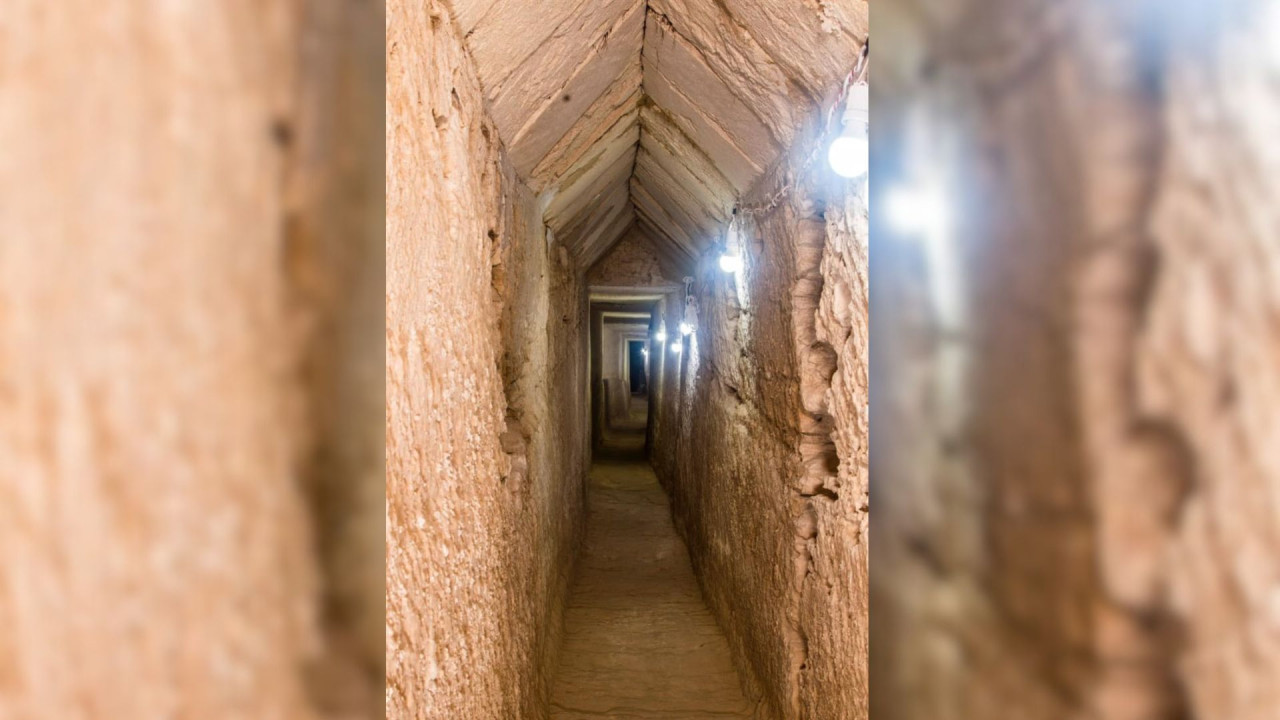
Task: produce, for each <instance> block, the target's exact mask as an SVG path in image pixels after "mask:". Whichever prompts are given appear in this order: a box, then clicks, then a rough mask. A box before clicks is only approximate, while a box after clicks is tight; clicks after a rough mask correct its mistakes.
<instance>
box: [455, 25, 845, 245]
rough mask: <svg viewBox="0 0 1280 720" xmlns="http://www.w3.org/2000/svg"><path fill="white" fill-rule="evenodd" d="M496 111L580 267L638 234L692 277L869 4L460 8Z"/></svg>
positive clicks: (511, 149) (821, 91)
mask: <svg viewBox="0 0 1280 720" xmlns="http://www.w3.org/2000/svg"><path fill="white" fill-rule="evenodd" d="M453 3H454V12H455V14H456V16H457V21H458V24H459V25H460V26H461V27H462V29H463V32H464V33H465V34H466V42H467V44H468V47H469V48H470V51H471V53H472V55H473V57H474V59H475V62H476V65H477V68H478V71H479V74H480V79H481V83H482V84H483V86H484V89H485V94H486V96H487V99H488V102H489V110H490V113H491V115H492V117H493V120H494V122H495V123H496V124H497V126H498V131H499V133H500V134H501V137H502V140H503V142H504V144H505V145H506V147H507V150H508V153H509V155H510V158H511V161H512V163H513V164H514V165H515V167H516V170H517V172H519V173H520V175H521V176H522V177H524V178H525V179H526V180H528V181H529V184H530V185H531V186H532V187H533V188H534V190H535V191H537V192H539V193H541V194H542V197H543V199H544V203H545V205H544V207H545V220H546V222H547V225H548V226H549V227H550V228H551V229H552V232H553V233H554V234H555V237H556V238H557V239H558V240H559V241H560V242H562V243H563V244H564V245H566V246H567V247H568V248H569V249H570V250H571V251H572V252H573V253H574V254H575V256H576V257H577V259H578V261H579V263H580V264H581V266H582V267H588V266H590V265H591V264H593V263H594V262H595V261H596V260H598V259H599V258H600V257H601V256H603V254H604V253H605V251H607V250H608V249H609V248H610V247H612V246H613V245H614V244H615V243H616V242H618V240H619V239H621V238H622V237H623V235H624V234H625V233H626V231H627V230H628V229H630V228H631V227H633V226H635V227H638V228H639V229H640V230H641V231H642V232H644V233H645V234H647V235H648V236H649V237H650V238H651V239H652V240H653V242H654V245H655V247H657V248H658V249H659V251H660V252H663V253H664V254H666V255H667V256H668V259H669V260H671V261H673V262H676V263H679V264H680V265H682V266H687V265H688V264H689V262H690V261H691V260H692V259H693V258H694V257H696V256H697V255H698V254H699V253H701V252H702V251H703V250H704V249H705V248H706V247H707V246H708V245H709V244H711V243H714V242H715V241H716V240H717V239H718V237H719V234H720V232H721V229H722V228H723V226H724V224H725V223H726V222H727V220H728V217H729V213H730V210H731V208H732V207H733V203H734V200H735V198H736V197H737V196H739V195H740V194H742V193H744V192H746V191H747V190H748V189H749V188H751V187H752V185H753V184H754V183H755V182H756V180H757V179H759V177H760V176H761V174H762V173H763V172H764V171H765V169H766V168H768V167H769V166H770V165H771V164H772V163H773V161H774V160H775V159H776V158H777V157H778V153H779V152H780V150H781V149H782V148H784V147H787V146H789V145H790V142H791V139H792V136H793V134H794V132H795V130H796V128H797V127H798V125H799V124H800V123H801V122H803V121H804V120H805V119H806V117H808V116H809V114H811V113H813V112H815V111H816V110H817V109H818V107H819V106H820V104H821V102H822V99H823V98H824V97H830V96H831V95H832V92H833V90H834V88H835V86H837V85H838V84H839V83H840V82H841V80H842V79H843V77H844V75H845V73H847V72H848V71H849V70H850V68H851V67H852V66H853V63H854V61H855V60H856V56H857V53H858V51H859V49H860V48H861V44H862V41H863V40H864V39H865V37H866V28H867V2H866V0H826V1H822V0H650V1H649V2H645V1H643V0H640V1H637V0H538V1H535V2H519V3H513V2H509V1H506V0H453Z"/></svg>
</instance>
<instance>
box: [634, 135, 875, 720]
mask: <svg viewBox="0 0 1280 720" xmlns="http://www.w3.org/2000/svg"><path fill="white" fill-rule="evenodd" d="M819 121H820V119H819V120H815V123H817V122H819ZM816 133H817V131H808V132H807V133H806V134H804V135H803V139H801V140H798V141H797V145H796V147H794V148H793V149H792V152H791V153H790V155H789V156H788V157H787V158H786V160H785V162H783V163H782V164H780V165H778V166H777V167H776V168H775V170H773V171H772V172H771V173H769V174H768V175H767V176H766V181H765V182H763V183H761V185H760V187H759V188H758V189H757V190H756V191H754V192H753V193H752V194H751V195H750V196H748V200H747V203H745V204H747V205H753V204H763V201H767V200H768V199H769V198H770V197H771V196H773V195H774V194H775V191H776V190H777V189H779V188H781V187H782V186H783V185H784V183H792V186H793V189H791V190H789V191H787V192H785V193H783V194H782V197H781V201H780V203H779V204H778V206H777V207H775V208H773V209H771V210H769V211H767V212H762V213H761V214H759V215H758V216H756V217H752V218H744V219H743V220H742V221H741V225H740V232H741V233H742V234H743V236H744V238H745V240H744V245H745V248H744V250H743V253H744V255H745V256H746V270H745V272H744V275H743V277H742V278H741V279H739V280H737V281H736V282H735V280H734V277H733V276H732V275H727V274H725V273H723V272H722V271H720V270H719V269H718V268H717V267H716V259H715V257H708V258H706V259H705V261H704V263H703V264H702V265H700V271H699V273H698V286H697V287H698V288H699V291H698V301H699V316H698V322H699V327H698V330H697V332H696V333H695V335H694V336H693V337H692V338H691V340H690V341H688V342H686V343H685V344H686V350H685V351H684V352H683V353H682V354H681V355H678V356H672V355H670V354H669V353H668V354H666V355H665V357H664V359H663V362H664V363H665V368H664V369H663V374H662V379H663V385H662V388H661V400H660V403H659V407H658V411H657V415H656V417H655V420H654V422H655V433H654V435H655V441H654V458H653V461H654V464H655V467H656V468H657V469H658V472H659V476H660V477H661V478H662V479H663V481H664V483H665V484H666V486H667V488H668V491H669V492H670V493H671V495H672V501H673V505H674V510H675V514H676V518H677V524H678V525H679V526H680V528H681V529H682V531H683V532H684V534H685V536H686V538H687V540H688V542H689V546H690V552H691V553H692V555H693V559H694V566H695V568H696V569H697V570H698V572H699V577H700V580H701V582H702V585H703V588H704V591H705V592H706V595H707V597H708V600H709V602H710V604H711V606H712V609H713V611H714V612H715V613H716V614H717V616H718V618H719V619H720V621H721V624H722V625H723V626H724V627H725V631H726V632H727V633H728V635H729V641H730V645H731V647H732V648H733V649H734V651H735V659H736V661H737V662H738V664H739V666H740V672H742V674H743V675H744V678H745V680H746V682H747V683H748V685H749V690H750V691H751V693H752V694H753V695H754V696H755V697H757V698H759V699H760V701H761V704H760V706H759V709H758V713H759V716H760V717H770V718H772V717H783V718H835V717H859V716H862V715H864V714H865V713H866V698H867V674H866V653H867V635H866V633H867V626H866V622H867V599H866V598H867V594H866V588H867V545H866V530H867V528H866V522H867V509H868V506H867V489H866V480H867V478H866V472H867V451H866V445H865V443H866V426H867V413H866V402H867V395H866V392H867V378H866V352H867V347H866V340H867V297H866V292H867V290H866V267H867V246H866V237H867V233H866V217H867V216H866V209H865V206H864V205H863V204H862V200H861V199H860V198H859V197H858V196H857V194H856V192H855V187H854V185H853V184H852V183H847V182H842V181H840V180H839V179H838V178H836V177H834V176H833V175H831V174H830V173H829V171H828V170H826V166H825V164H823V163H817V164H814V163H812V158H813V157H814V154H815V150H817V149H820V148H822V147H825V145H824V143H823V138H821V137H818V136H816ZM824 218H825V219H824ZM677 296H678V293H676V294H673V296H672V297H671V298H670V299H669V300H668V301H667V302H666V303H665V308H666V315H665V318H664V320H665V323H666V326H667V327H668V328H674V327H676V325H677V323H678V322H679V321H680V319H681V316H682V313H683V307H684V305H683V301H681V300H679V299H678V297H677Z"/></svg>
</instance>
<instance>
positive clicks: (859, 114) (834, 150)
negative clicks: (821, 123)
mask: <svg viewBox="0 0 1280 720" xmlns="http://www.w3.org/2000/svg"><path fill="white" fill-rule="evenodd" d="M870 120H871V96H870V90H869V88H868V87H867V86H866V85H865V84H858V85H854V86H853V87H851V88H849V98H848V99H847V100H845V105H844V115H843V116H842V117H841V119H840V122H841V124H842V125H843V126H844V129H843V130H841V131H840V137H838V138H836V139H835V140H833V141H832V142H831V147H830V148H828V149H827V162H828V163H830V165H831V169H832V170H834V171H835V173H836V174H837V175H839V176H840V177H846V178H856V177H858V176H859V175H865V174H866V172H867V170H868V168H870V167H871V157H870V155H871V141H870V139H869V137H868V134H869V133H868V132H867V126H868V124H869V122H870Z"/></svg>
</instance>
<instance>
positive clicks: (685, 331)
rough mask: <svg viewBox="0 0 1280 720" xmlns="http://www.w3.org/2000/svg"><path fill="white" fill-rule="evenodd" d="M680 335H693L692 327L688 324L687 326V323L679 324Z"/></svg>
mask: <svg viewBox="0 0 1280 720" xmlns="http://www.w3.org/2000/svg"><path fill="white" fill-rule="evenodd" d="M680 334H681V335H692V334H693V326H692V325H690V324H689V323H687V322H682V323H680Z"/></svg>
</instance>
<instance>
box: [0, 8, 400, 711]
mask: <svg viewBox="0 0 1280 720" xmlns="http://www.w3.org/2000/svg"><path fill="white" fill-rule="evenodd" d="M335 24H340V25H341V26H342V29H341V30H335V28H334V25H335ZM381 24H382V11H381V7H380V5H378V4H377V3H328V4H327V5H326V7H325V8H319V7H316V6H315V5H314V4H309V3H280V2H265V3H259V2H252V3H246V2H233V3H219V4H198V3H197V4H191V3H187V4H179V5H173V6H165V7H164V8H156V7H144V6H142V5H139V4H131V3H123V4H109V5H104V4H101V3H84V2H71V3H60V4H57V5H56V6H54V5H49V4H46V3H35V2H18V3H12V4H9V5H7V6H6V8H5V21H4V22H3V23H0V67H2V68H3V70H0V96H3V98H4V100H3V102H2V103H0V104H3V107H4V109H3V110H2V111H0V140H2V141H3V144H4V146H5V148H6V150H5V153H4V160H3V161H0V196H3V197H4V200H3V201H0V238H3V239H0V278H2V280H0V308H3V309H2V310H0V626H2V627H3V630H0V717H3V718H15V719H17V718H21V719H23V720H26V719H32V720H38V719H41V718H51V719H52V718H89V719H96V718H140V719H148V718H168V717H184V718H245V719H248V718H312V717H319V716H322V715H323V714H327V713H330V712H332V713H335V714H336V713H342V716H343V717H350V718H357V717H374V716H375V715H374V714H373V712H372V711H371V708H370V706H371V705H372V704H373V703H374V702H376V703H377V704H378V705H379V707H380V705H381V702H380V699H379V698H378V697H377V696H378V695H379V694H380V693H378V692H377V689H376V687H370V685H371V684H372V683H376V684H377V685H379V686H380V684H381V668H380V663H381V645H382V640H381V637H382V630H381V628H380V627H377V626H378V625H380V624H381V615H382V609H381V603H382V600H381V596H382V589H381V575H382V573H381V570H380V568H379V563H380V562H381V560H380V558H381V557H382V546H383V540H382V534H383V530H382V523H383V521H382V509H381V507H380V504H381V503H380V498H379V494H380V488H381V468H380V464H381V456H382V443H383V440H382V438H383V435H382V431H381V424H382V420H381V403H382V396H383V383H382V370H381V359H380V358H378V355H380V354H381V353H380V352H379V348H378V347H377V345H378V344H379V340H378V333H377V331H376V328H377V325H378V323H380V321H381V316H382V312H381V309H380V308H379V305H380V302H381V299H380V298H381V294H382V284H383V283H382V269H381V262H380V259H381V256H380V253H381V250H380V249H381V247H382V244H381V243H382V214H383V213H382V207H381V192H382V191H381V188H382V178H381V176H382V163H381V161H380V158H379V156H378V154H377V153H378V148H380V147H381V145H382V140H381V138H380V137H379V135H380V133H379V132H378V130H377V127H378V126H379V125H380V122H381V118H380V115H379V113H378V112H377V107H378V105H377V104H376V103H374V104H373V105H372V111H371V110H370V104H369V103H368V102H366V100H367V99H368V98H369V97H370V96H371V95H372V96H373V97H376V95H374V93H380V92H381V89H380V88H381V82H382V81H381V77H380V76H381V67H380V62H381V57H382V53H381V44H382V41H381V38H380V35H379V31H380V30H379V29H380V26H381ZM370 29H372V32H369V31H370ZM370 50H373V52H372V53H370V52H369V51H370ZM303 57H305V58H306V59H307V61H308V62H306V63H299V62H298V61H299V60H300V59H301V58H303ZM370 75H372V76H374V77H376V78H377V79H376V81H374V80H371V78H370ZM375 83H376V84H375ZM338 96H341V98H342V101H337V100H335V98H336V97H338ZM371 139H372V142H371V141H370V140H371ZM335 145H341V146H342V148H343V150H344V152H346V153H351V154H352V155H355V156H359V157H360V158H361V160H357V161H353V162H346V158H344V157H340V155H341V154H340V153H335V152H334V151H333V148H334V146H335ZM302 155H305V160H304V159H303V158H302V157H300V156H302ZM371 170H372V172H370V171H371ZM322 198H323V201H324V203H327V207H325V208H323V209H321V208H320V207H318V206H319V205H321V204H322V203H321V199H322ZM317 228H323V230H317ZM339 236H340V239H339ZM336 246H340V248H338V247H336ZM339 256H340V259H339ZM368 327H372V328H374V330H375V332H374V335H373V337H372V338H371V337H369V335H368V333H367V332H365V328H368ZM321 345H323V346H324V351H323V357H321V353H320V352H319V351H317V347H318V346H321ZM370 371H372V372H370ZM335 415H336V416H339V417H340V419H337V420H334V416H335ZM331 421H332V422H331ZM337 436H341V437H340V438H339V437H337ZM336 497H342V498H344V499H345V500H347V501H349V503H348V504H345V505H344V506H343V508H342V509H341V511H339V512H327V511H325V510H323V509H321V508H322V506H325V505H326V503H327V502H328V501H331V500H332V499H333V498H336ZM317 548H319V549H320V552H318V553H317V552H316V550H317ZM375 597H376V600H375ZM375 602H376V605H377V610H376V613H377V618H376V620H374V621H372V622H371V617H372V616H373V614H374V610H373V606H374V604H375ZM335 606H341V607H342V608H343V611H342V613H340V614H333V615H331V614H330V613H329V610H331V609H332V608H333V607H335ZM375 645H376V650H375V648H374V646H375ZM319 677H324V678H325V679H326V680H327V683H328V686H329V687H328V688H326V689H325V691H323V692H319V691H317V687H316V685H315V681H316V680H317V678H319ZM379 712H380V710H379Z"/></svg>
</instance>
